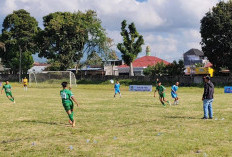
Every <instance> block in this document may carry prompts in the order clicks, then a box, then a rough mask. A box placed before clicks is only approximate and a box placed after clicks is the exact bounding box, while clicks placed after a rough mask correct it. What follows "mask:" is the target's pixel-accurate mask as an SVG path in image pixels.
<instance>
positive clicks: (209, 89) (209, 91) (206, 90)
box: [203, 81, 214, 99]
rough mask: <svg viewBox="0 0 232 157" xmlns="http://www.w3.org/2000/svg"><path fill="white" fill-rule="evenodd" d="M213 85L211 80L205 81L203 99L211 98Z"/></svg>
mask: <svg viewBox="0 0 232 157" xmlns="http://www.w3.org/2000/svg"><path fill="white" fill-rule="evenodd" d="M213 94H214V85H213V83H212V82H211V81H209V82H208V83H205V85H204V94H203V99H213Z"/></svg>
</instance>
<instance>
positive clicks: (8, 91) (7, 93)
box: [1, 81, 15, 103]
mask: <svg viewBox="0 0 232 157" xmlns="http://www.w3.org/2000/svg"><path fill="white" fill-rule="evenodd" d="M3 89H4V90H5V93H6V96H7V98H8V99H9V100H10V101H12V102H13V103H15V100H14V97H13V95H12V92H11V85H10V84H9V81H6V84H5V85H3V86H2V91H1V94H2V92H3Z"/></svg>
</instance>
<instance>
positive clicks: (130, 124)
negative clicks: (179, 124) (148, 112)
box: [118, 119, 158, 127]
mask: <svg viewBox="0 0 232 157" xmlns="http://www.w3.org/2000/svg"><path fill="white" fill-rule="evenodd" d="M155 121H158V120H157V119H154V120H145V121H140V122H134V123H129V124H124V125H119V126H118V127H127V126H132V125H137V124H144V123H151V122H155Z"/></svg>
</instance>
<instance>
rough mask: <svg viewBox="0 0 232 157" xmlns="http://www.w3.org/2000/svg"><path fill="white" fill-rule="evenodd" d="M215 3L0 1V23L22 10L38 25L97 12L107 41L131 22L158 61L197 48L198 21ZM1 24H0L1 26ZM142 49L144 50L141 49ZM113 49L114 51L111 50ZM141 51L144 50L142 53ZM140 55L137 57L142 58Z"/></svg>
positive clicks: (205, 0)
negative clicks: (59, 15)
mask: <svg viewBox="0 0 232 157" xmlns="http://www.w3.org/2000/svg"><path fill="white" fill-rule="evenodd" d="M217 2H218V0H189V1H187V0H147V1H144V2H142V3H140V2H137V1H136V0H66V1H65V0H1V1H0V11H1V15H0V19H3V18H4V17H5V16H6V15H7V14H9V13H12V11H13V10H17V9H26V10H28V11H29V12H30V13H31V15H32V16H34V17H36V19H37V20H38V21H39V22H40V26H41V25H42V17H43V16H45V15H47V14H49V13H52V12H55V11H70V12H74V11H78V10H81V11H86V10H88V9H93V10H96V11H97V14H98V16H99V18H100V19H101V20H102V25H103V27H104V28H105V29H106V30H107V33H108V35H109V37H111V38H112V39H114V42H115V43H116V44H117V43H118V42H121V40H122V37H121V35H120V27H121V22H122V20H124V19H126V20H127V21H128V23H130V22H134V23H135V25H136V26H137V28H138V31H139V32H140V34H142V35H143V36H144V38H145V43H146V45H150V46H151V49H152V50H153V51H152V54H153V55H155V54H156V55H157V56H158V57H161V58H167V59H168V60H169V61H170V60H172V58H178V57H181V56H182V53H183V52H185V51H187V50H188V49H190V48H193V47H194V48H200V45H199V43H200V40H201V37H200V33H199V28H200V20H201V18H202V17H203V16H204V14H205V13H206V12H207V11H208V10H209V8H212V7H213V6H215V4H216V3H217ZM1 22H2V21H0V23H1ZM144 47H145V46H144ZM115 49H116V47H115ZM144 51H145V49H144ZM144 54H145V52H143V53H142V54H141V55H144Z"/></svg>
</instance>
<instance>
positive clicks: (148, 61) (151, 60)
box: [119, 56, 170, 68]
mask: <svg viewBox="0 0 232 157" xmlns="http://www.w3.org/2000/svg"><path fill="white" fill-rule="evenodd" d="M161 62H163V63H164V64H166V65H167V64H170V63H169V62H167V61H165V60H163V59H160V58H157V57H154V56H144V57H141V58H138V59H136V60H135V61H134V62H133V63H132V64H133V67H148V66H149V65H150V66H153V65H156V64H157V63H161ZM119 67H120V68H126V67H129V66H128V65H126V64H123V65H120V66H119Z"/></svg>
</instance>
